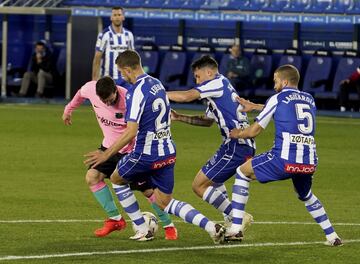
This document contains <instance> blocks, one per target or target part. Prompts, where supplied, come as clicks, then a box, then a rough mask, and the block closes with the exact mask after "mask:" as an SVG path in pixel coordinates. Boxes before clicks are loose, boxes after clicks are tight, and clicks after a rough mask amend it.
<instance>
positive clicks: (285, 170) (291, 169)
mask: <svg viewBox="0 0 360 264" xmlns="http://www.w3.org/2000/svg"><path fill="white" fill-rule="evenodd" d="M251 165H252V167H253V170H254V173H255V176H256V179H257V180H258V181H259V182H260V183H267V182H272V181H282V180H286V179H292V181H293V185H294V188H295V191H296V192H297V193H298V195H299V199H305V198H306V196H307V194H308V193H309V191H310V190H311V185H312V177H313V174H314V172H315V170H316V166H315V165H304V164H288V162H287V161H286V160H284V159H281V158H279V157H277V156H275V155H273V154H272V153H271V152H265V153H262V154H260V155H256V156H255V157H254V158H253V159H252V161H251ZM299 171H301V172H299Z"/></svg>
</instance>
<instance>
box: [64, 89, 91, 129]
mask: <svg viewBox="0 0 360 264" xmlns="http://www.w3.org/2000/svg"><path fill="white" fill-rule="evenodd" d="M85 99H86V98H85V97H83V96H82V95H81V89H79V90H78V91H77V93H76V94H75V96H74V98H73V99H72V100H71V101H70V102H69V103H68V104H67V105H66V106H65V109H64V113H63V115H62V120H63V121H64V124H65V125H67V126H68V125H71V124H72V121H71V114H72V112H73V111H74V110H75V109H76V108H78V107H79V106H80V105H81V104H82V103H83V102H84V101H85Z"/></svg>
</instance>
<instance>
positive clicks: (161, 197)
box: [154, 189, 172, 210]
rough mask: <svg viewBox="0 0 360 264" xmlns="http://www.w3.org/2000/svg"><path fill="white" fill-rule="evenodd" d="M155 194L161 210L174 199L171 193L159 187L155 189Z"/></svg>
mask: <svg viewBox="0 0 360 264" xmlns="http://www.w3.org/2000/svg"><path fill="white" fill-rule="evenodd" d="M154 194H155V201H156V204H157V206H159V207H160V209H161V210H164V209H165V208H166V206H168V204H169V203H170V201H171V199H172V196H171V194H166V193H163V192H161V191H160V190H159V189H155V190H154Z"/></svg>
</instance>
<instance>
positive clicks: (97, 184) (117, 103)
mask: <svg viewBox="0 0 360 264" xmlns="http://www.w3.org/2000/svg"><path fill="white" fill-rule="evenodd" d="M125 95H126V89H124V88H122V87H119V86H116V85H115V83H114V81H113V79H112V78H111V77H108V76H106V77H103V78H100V79H99V80H98V81H97V82H96V81H90V82H88V83H86V84H85V85H84V86H82V87H81V89H80V90H79V91H78V92H77V93H76V95H75V96H74V98H73V99H72V100H71V102H70V103H69V104H68V105H66V107H65V110H64V114H63V116H62V119H63V121H64V123H65V125H71V114H72V112H73V111H74V109H76V108H77V107H79V106H80V105H81V104H82V103H83V102H84V101H85V100H86V99H88V100H90V103H91V105H92V107H93V109H94V112H95V115H96V118H97V121H98V123H99V126H100V128H101V130H102V132H103V135H104V139H103V142H102V144H101V146H100V148H99V151H105V150H106V149H107V148H108V147H109V146H111V145H112V144H113V143H114V142H115V140H116V139H117V138H118V137H119V136H120V135H121V134H122V133H124V131H125V129H126V122H125V112H126V105H125ZM133 146H134V141H131V142H129V144H127V145H126V146H124V147H123V148H122V149H121V150H120V151H119V152H118V153H116V154H115V155H114V156H112V157H111V158H110V159H109V160H107V161H106V162H104V163H101V164H99V165H97V166H96V167H94V168H89V169H88V171H87V173H86V176H85V179H86V182H87V184H88V185H89V187H90V190H91V191H92V193H93V194H94V196H95V198H96V200H97V201H98V203H99V204H100V205H101V206H102V208H103V209H104V210H105V211H106V213H107V215H108V217H109V219H107V220H105V224H104V227H102V228H100V229H97V230H96V231H95V235H96V236H98V237H102V236H106V235H108V234H109V233H110V232H112V231H115V230H122V229H124V228H125V227H126V222H125V220H124V218H122V217H121V214H120V213H119V210H118V208H117V207H116V205H115V203H114V200H113V197H112V194H111V191H110V189H109V187H108V186H107V185H106V183H105V182H104V179H105V178H109V177H110V175H111V174H112V173H113V171H114V170H115V168H116V164H117V163H118V161H119V160H120V159H122V158H123V157H124V156H125V155H126V154H127V153H129V152H131V150H132V148H133ZM131 187H132V189H134V190H139V191H141V192H142V193H143V194H144V195H145V197H147V199H148V200H149V202H150V203H151V206H152V208H153V209H154V210H155V212H156V214H157V215H158V216H159V218H160V220H161V223H162V225H163V227H164V229H165V238H166V239H168V240H175V239H177V230H176V228H175V227H174V224H173V223H172V221H171V219H170V216H169V215H168V214H166V213H164V212H163V211H162V210H161V209H160V208H159V207H158V206H157V205H156V204H155V203H154V199H155V198H154V195H153V190H152V184H151V181H149V179H148V178H145V179H139V181H138V182H134V183H133V184H132V185H131Z"/></svg>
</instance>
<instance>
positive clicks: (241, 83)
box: [226, 44, 251, 94]
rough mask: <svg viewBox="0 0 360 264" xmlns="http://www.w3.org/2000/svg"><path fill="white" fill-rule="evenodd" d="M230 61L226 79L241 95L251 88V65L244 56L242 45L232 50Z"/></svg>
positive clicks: (233, 47) (235, 46)
mask: <svg viewBox="0 0 360 264" xmlns="http://www.w3.org/2000/svg"><path fill="white" fill-rule="evenodd" d="M230 53H231V56H230V59H229V61H228V63H227V65H226V77H227V78H228V79H229V81H230V82H231V84H232V85H233V86H234V88H235V89H236V90H237V91H238V92H239V93H240V94H241V91H244V90H246V89H248V88H250V86H251V65H250V61H249V59H248V58H246V57H245V56H243V55H242V53H241V48H240V45H237V44H235V45H233V46H232V47H231V48H230Z"/></svg>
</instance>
